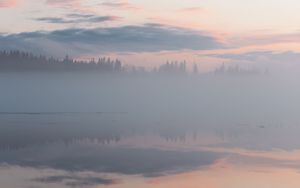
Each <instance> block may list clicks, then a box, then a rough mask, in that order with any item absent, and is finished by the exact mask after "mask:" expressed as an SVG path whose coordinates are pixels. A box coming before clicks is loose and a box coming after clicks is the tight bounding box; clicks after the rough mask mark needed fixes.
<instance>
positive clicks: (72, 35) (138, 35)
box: [0, 19, 223, 56]
mask: <svg viewBox="0 0 300 188" xmlns="http://www.w3.org/2000/svg"><path fill="white" fill-rule="evenodd" d="M48 21H49V20H48ZM52 21H56V22H63V21H64V20H59V19H58V20H57V19H55V20H52ZM222 47H223V45H222V44H221V43H220V42H219V41H218V40H217V39H216V38H214V37H213V36H210V35H209V34H206V33H204V32H201V31H194V30H190V29H185V28H179V27H171V26H166V25H158V24H146V25H142V26H135V25H129V26H120V27H110V28H95V29H81V28H72V29H64V30H55V31H50V32H46V31H35V32H24V33H18V34H9V35H2V36H0V49H1V50H9V49H18V50H26V51H32V52H34V53H46V54H47V55H55V56H59V55H63V54H66V53H68V54H70V55H75V56H76V55H77V56H78V55H84V54H91V53H99V52H158V51H173V50H184V49H191V50H208V49H218V48H222ZM42 49H43V50H42Z"/></svg>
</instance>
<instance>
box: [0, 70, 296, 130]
mask: <svg viewBox="0 0 300 188" xmlns="http://www.w3.org/2000/svg"><path fill="white" fill-rule="evenodd" d="M297 80H298V79H297V76H275V75H269V76H268V75H257V76H217V75H201V76H198V75H179V76H176V75H171V76H170V75H169V76H162V75H117V74H94V73H2V74H0V87H1V93H0V111H1V112H3V113H68V112H69V113H70V112H73V113H79V112H82V113H97V112H101V113H128V114H131V115H135V116H136V118H138V119H140V118H144V119H145V120H147V119H150V120H155V121H174V122H176V123H181V124H182V126H185V124H202V123H203V124H207V123H214V124H227V123H229V124H232V123H261V122H262V123H268V122H270V123H271V122H274V123H275V122H276V123H295V122H297V121H298V118H297V111H298V109H299V107H300V106H299V100H298V96H299V93H300V89H299V87H298V84H297V82H296V81H297Z"/></svg>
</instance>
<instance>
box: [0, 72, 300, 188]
mask: <svg viewBox="0 0 300 188" xmlns="http://www.w3.org/2000/svg"><path fill="white" fill-rule="evenodd" d="M297 77H298V75H276V76H275V75H272V74H270V75H235V76H233V75H216V74H183V75H182V74H171V75H170V74H169V75H168V74H159V75H157V74H156V75H155V74H121V73H113V74H98V73H89V72H36V71H34V72H23V73H20V72H18V73H13V72H7V73H1V74H0V88H1V93H0V122H1V123H0V148H1V151H0V152H1V156H0V164H1V167H0V174H1V177H3V178H0V180H1V182H4V179H5V178H6V181H5V183H3V185H7V186H9V187H18V186H19V185H21V184H22V185H25V184H26V187H28V186H29V187H30V186H39V187H46V188H47V187H53V186H57V187H102V186H103V187H106V186H111V187H124V186H128V185H134V186H139V185H141V186H145V187H147V186H150V184H148V183H147V181H152V180H153V181H156V180H157V181H159V179H164V177H169V178H172V177H174V178H175V177H176V176H179V177H180V175H183V176H189V174H190V173H191V174H190V175H192V174H193V173H195V174H198V173H204V174H210V173H212V172H213V171H214V168H216V169H215V170H217V171H218V169H219V167H217V166H216V165H218V164H220V163H221V164H222V165H225V166H227V165H230V166H231V167H230V168H233V169H235V168H237V169H239V168H242V169H243V168H246V167H245V166H247V165H249V166H251V168H253V171H256V170H257V171H259V170H268V169H270V168H276V169H278V170H286V169H289V170H298V168H299V164H300V163H299V162H298V160H291V159H290V158H293V155H297V154H296V153H297V150H299V145H298V144H297V143H298V141H299V138H298V134H297V133H298V132H299V127H298V122H299V118H298V114H297V112H298V109H299V107H300V104H299V100H298V96H299V94H300V89H299V87H297V86H298V83H297V82H296V81H295V80H297V79H296V78H297ZM278 151H281V152H283V153H282V154H279V155H277V156H278V157H279V158H276V157H274V156H276V152H278ZM284 151H285V152H284ZM294 152H296V153H294ZM280 156H282V157H280ZM225 161H226V162H225ZM242 164H243V165H242ZM222 168H223V167H222ZM222 168H220V169H222ZM224 168H225V167H224ZM234 171H235V172H237V171H238V170H234ZM8 172H11V173H14V174H15V175H16V176H15V178H17V181H15V180H13V179H11V178H7V174H8ZM25 172H26V174H27V172H30V173H28V174H27V176H26V177H24V175H22V174H24V173H25ZM186 173H187V174H186ZM242 173H243V174H244V175H245V177H246V176H248V175H249V174H247V173H246V172H242ZM224 174H226V172H224ZM252 175H253V176H254V175H258V174H255V173H254V174H252ZM228 176H229V174H228ZM233 176H234V175H233ZM223 177H224V175H223ZM216 178H217V177H216ZM227 178H228V179H231V178H232V177H227ZM145 179H148V180H145ZM178 179H181V178H178ZM204 180H205V179H203V181H204ZM136 181H138V182H139V183H137V182H136ZM12 182H14V183H12ZM133 182H136V183H133ZM191 182H194V185H199V184H198V183H201V181H199V180H198V181H196V180H194V179H193V180H191ZM163 185H164V186H165V184H163ZM232 185H235V182H234V181H233V182H232ZM150 187H151V186H150ZM219 187H224V186H223V185H222V186H221V184H220V186H219Z"/></svg>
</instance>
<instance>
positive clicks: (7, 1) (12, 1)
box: [0, 0, 17, 8]
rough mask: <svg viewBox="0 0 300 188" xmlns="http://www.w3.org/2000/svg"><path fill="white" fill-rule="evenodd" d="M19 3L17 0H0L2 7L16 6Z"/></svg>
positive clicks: (0, 6)
mask: <svg viewBox="0 0 300 188" xmlns="http://www.w3.org/2000/svg"><path fill="white" fill-rule="evenodd" d="M16 5H17V0H0V8H4V7H14V6H16Z"/></svg>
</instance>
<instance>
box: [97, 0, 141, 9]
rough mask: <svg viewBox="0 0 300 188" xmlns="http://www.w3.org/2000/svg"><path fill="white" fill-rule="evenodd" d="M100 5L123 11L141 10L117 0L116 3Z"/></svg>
mask: <svg viewBox="0 0 300 188" xmlns="http://www.w3.org/2000/svg"><path fill="white" fill-rule="evenodd" d="M101 5H104V6H107V7H111V8H120V9H125V10H130V9H134V10H140V9H142V8H141V7H138V6H136V5H133V4H131V3H129V2H128V1H126V0H118V1H110V2H108V1H107V2H104V3H101Z"/></svg>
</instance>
